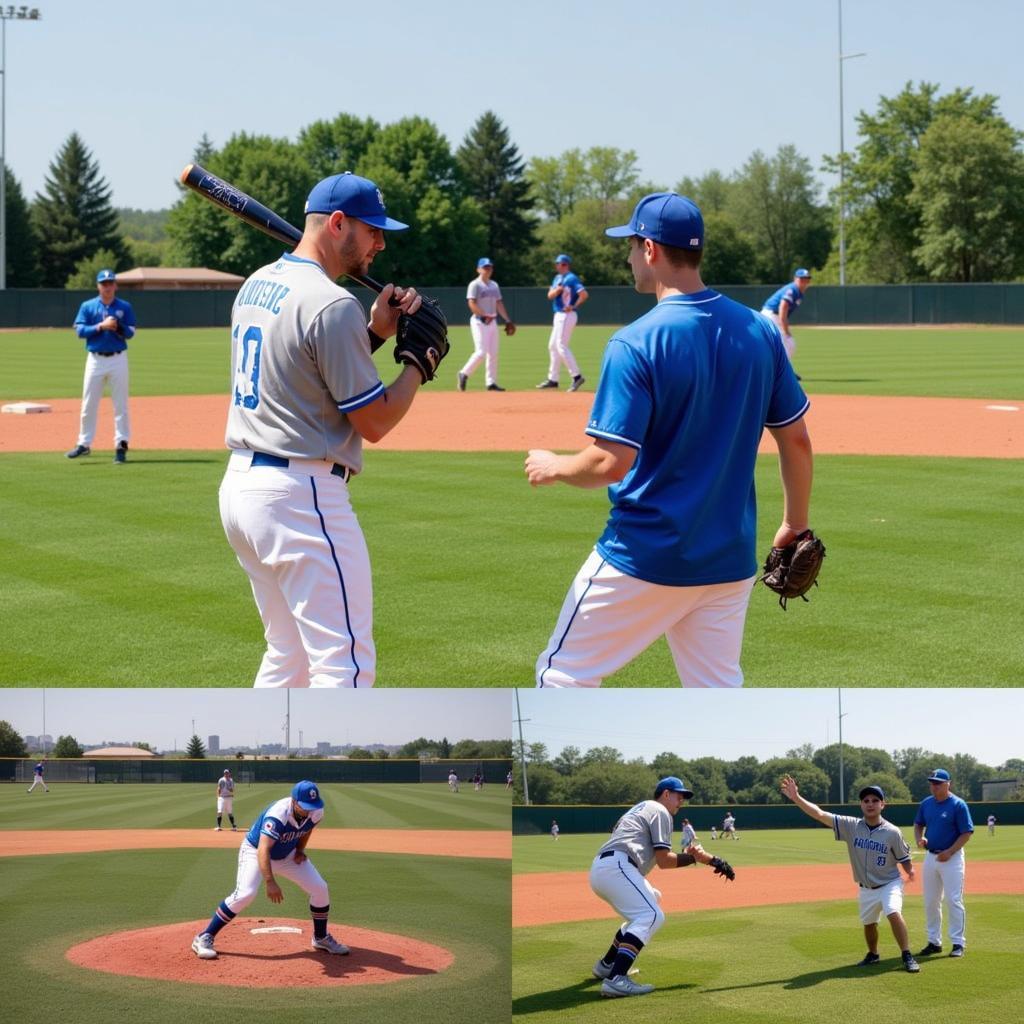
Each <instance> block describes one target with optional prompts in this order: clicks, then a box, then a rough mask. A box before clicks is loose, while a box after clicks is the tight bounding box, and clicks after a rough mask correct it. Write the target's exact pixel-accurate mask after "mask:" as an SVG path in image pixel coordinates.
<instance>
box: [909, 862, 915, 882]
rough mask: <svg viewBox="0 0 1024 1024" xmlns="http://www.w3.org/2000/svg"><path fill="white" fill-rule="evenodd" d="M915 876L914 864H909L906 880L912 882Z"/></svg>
mask: <svg viewBox="0 0 1024 1024" xmlns="http://www.w3.org/2000/svg"><path fill="white" fill-rule="evenodd" d="M915 878H917V872H916V871H914V865H913V864H911V865H910V869H909V870H908V871H907V881H908V882H913V881H914V879H915Z"/></svg>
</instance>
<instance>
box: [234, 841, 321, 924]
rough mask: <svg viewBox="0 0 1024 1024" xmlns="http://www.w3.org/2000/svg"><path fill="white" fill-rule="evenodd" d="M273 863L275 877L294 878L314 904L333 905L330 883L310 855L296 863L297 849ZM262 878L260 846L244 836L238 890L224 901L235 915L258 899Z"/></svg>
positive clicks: (316, 905)
mask: <svg viewBox="0 0 1024 1024" xmlns="http://www.w3.org/2000/svg"><path fill="white" fill-rule="evenodd" d="M271 866H272V868H273V870H274V877H275V878H277V879H280V878H288V879H291V881H293V882H294V883H295V884H296V885H297V886H298V887H299V888H300V889H302V890H303V891H304V892H306V893H308V894H309V905H310V906H311V907H326V906H329V905H330V902H331V896H330V893H329V891H328V889H327V883H326V882H325V881H324V880H323V879H322V878H321V877H320V872H319V871H317V869H316V868H315V867H313V862H312V861H311V860H310V859H309V858H308V857H307V858H306V859H305V860H304V861H303V862H302V863H301V864H296V863H295V851H294V850H293V851H292V852H291V853H289V854H288V856H287V857H283V858H282V859H281V860H275V861H271ZM262 881H263V876H262V875H261V874H260V865H259V861H258V859H257V856H256V847H255V846H253V845H252V844H251V843H250V842H249V840H248V839H243V840H242V845H241V846H240V847H239V848H238V875H237V877H236V879H235V891H234V892H233V893H232V894H231V895H230V896H228V897H227V898H226V899H225V900H224V903H225V905H226V906H227V908H228V910H230V911H231V913H232V914H239V913H241V912H242V911H243V910H245V908H246V907H247V906H249V904H250V903H252V901H253V900H254V899H255V898H256V894H257V893H258V892H259V891H260V884H261V883H262Z"/></svg>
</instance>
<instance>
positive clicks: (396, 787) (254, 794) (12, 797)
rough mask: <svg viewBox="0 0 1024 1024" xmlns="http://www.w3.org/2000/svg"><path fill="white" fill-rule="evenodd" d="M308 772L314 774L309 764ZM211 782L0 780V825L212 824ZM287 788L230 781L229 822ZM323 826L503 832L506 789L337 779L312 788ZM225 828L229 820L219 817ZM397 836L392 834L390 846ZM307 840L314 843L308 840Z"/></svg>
mask: <svg viewBox="0 0 1024 1024" xmlns="http://www.w3.org/2000/svg"><path fill="white" fill-rule="evenodd" d="M310 772H311V773H312V777H313V778H314V779H315V778H316V775H315V766H311V768H310ZM218 777H219V773H216V774H212V775H211V778H212V779H213V781H212V782H210V783H209V784H208V785H207V784H201V783H196V782H191V783H159V784H158V783H150V784H133V783H128V784H124V785H119V784H103V785H89V784H86V783H75V782H54V781H52V780H50V781H48V782H47V785H48V786H49V787H50V792H49V793H44V792H43V790H41V789H36V791H35V792H34V793H31V794H26V792H25V791H26V789H27V788H28V786H27V785H21V784H12V785H2V786H0V830H5V829H22V830H23V829H47V830H50V829H96V828H133V829H146V828H148V829H166V828H189V829H191V828H205V827H210V828H212V827H213V826H214V825H215V824H216V816H217V797H216V779H217V778H218ZM290 792H291V786H289V785H288V784H287V783H278V784H275V783H269V782H266V783H254V784H252V785H247V784H244V783H241V784H236V786H235V822H236V823H237V825H238V827H239V828H244V829H248V827H249V826H250V825H251V824H252V823H253V821H255V819H256V817H257V815H258V814H259V813H260V812H261V811H262V810H263V809H264V808H265V807H266V806H267V805H268V804H270V803H273V801H275V800H280V799H281V797H283V796H287V795H288V794H289V793H290ZM320 792H321V794H322V795H323V799H324V819H323V825H322V827H323V828H360V829H364V828H372V829H377V828H379V829H452V830H458V831H467V830H483V831H508V829H509V828H510V827H511V805H512V799H511V798H512V794H511V793H510V792H509V791H508V790H506V789H505V787H504V786H503V785H495V784H488V785H485V786H484V787H483V789H481V790H480V791H479V792H477V791H475V790H474V789H473V787H472V786H463V787H462V788H461V790H460V792H459V793H452V792H450V791H449V789H448V784H447V783H423V782H421V783H405V784H395V783H375V784H372V785H370V784H365V785H364V784H358V783H347V782H345V783H337V782H324V783H323V784H322V785H321V786H320ZM223 824H224V825H225V826H227V825H229V822H228V819H227V816H226V815H225V816H224V822H223ZM400 843H401V839H400V838H399V837H396V846H397V845H399V844H400ZM314 845H315V844H314Z"/></svg>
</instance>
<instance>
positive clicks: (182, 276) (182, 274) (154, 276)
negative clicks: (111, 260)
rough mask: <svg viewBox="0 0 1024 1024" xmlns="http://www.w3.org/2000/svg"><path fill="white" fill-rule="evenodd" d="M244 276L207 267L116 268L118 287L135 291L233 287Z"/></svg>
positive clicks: (239, 283)
mask: <svg viewBox="0 0 1024 1024" xmlns="http://www.w3.org/2000/svg"><path fill="white" fill-rule="evenodd" d="M244 280H245V278H244V277H240V276H239V275H238V274H227V273H225V272H224V271H223V270H210V269H208V268H207V267H135V268H134V269H133V270H125V271H119V272H118V275H117V284H118V287H119V288H124V289H129V290H135V291H154V290H160V291H168V290H176V289H182V290H186V289H191V290H196V289H200V290H211V289H212V290H214V291H237V290H238V288H239V286H240V285H241V284H242V282H243V281H244Z"/></svg>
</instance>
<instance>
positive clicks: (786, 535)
mask: <svg viewBox="0 0 1024 1024" xmlns="http://www.w3.org/2000/svg"><path fill="white" fill-rule="evenodd" d="M806 529H807V527H806V526H801V527H800V528H799V529H797V528H796V527H795V526H791V525H790V524H789V523H786V522H784V523H783V524H782V525H781V526H780V527H779V528H778V529H777V530H776V531H775V537H774V539H773V540H772V547H773V548H785V547H788V546H789V545H790V544H792V543H793V541H795V540H796V539H797V537H799V536H800V534H801V533H803V532H804V531H805V530H806Z"/></svg>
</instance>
